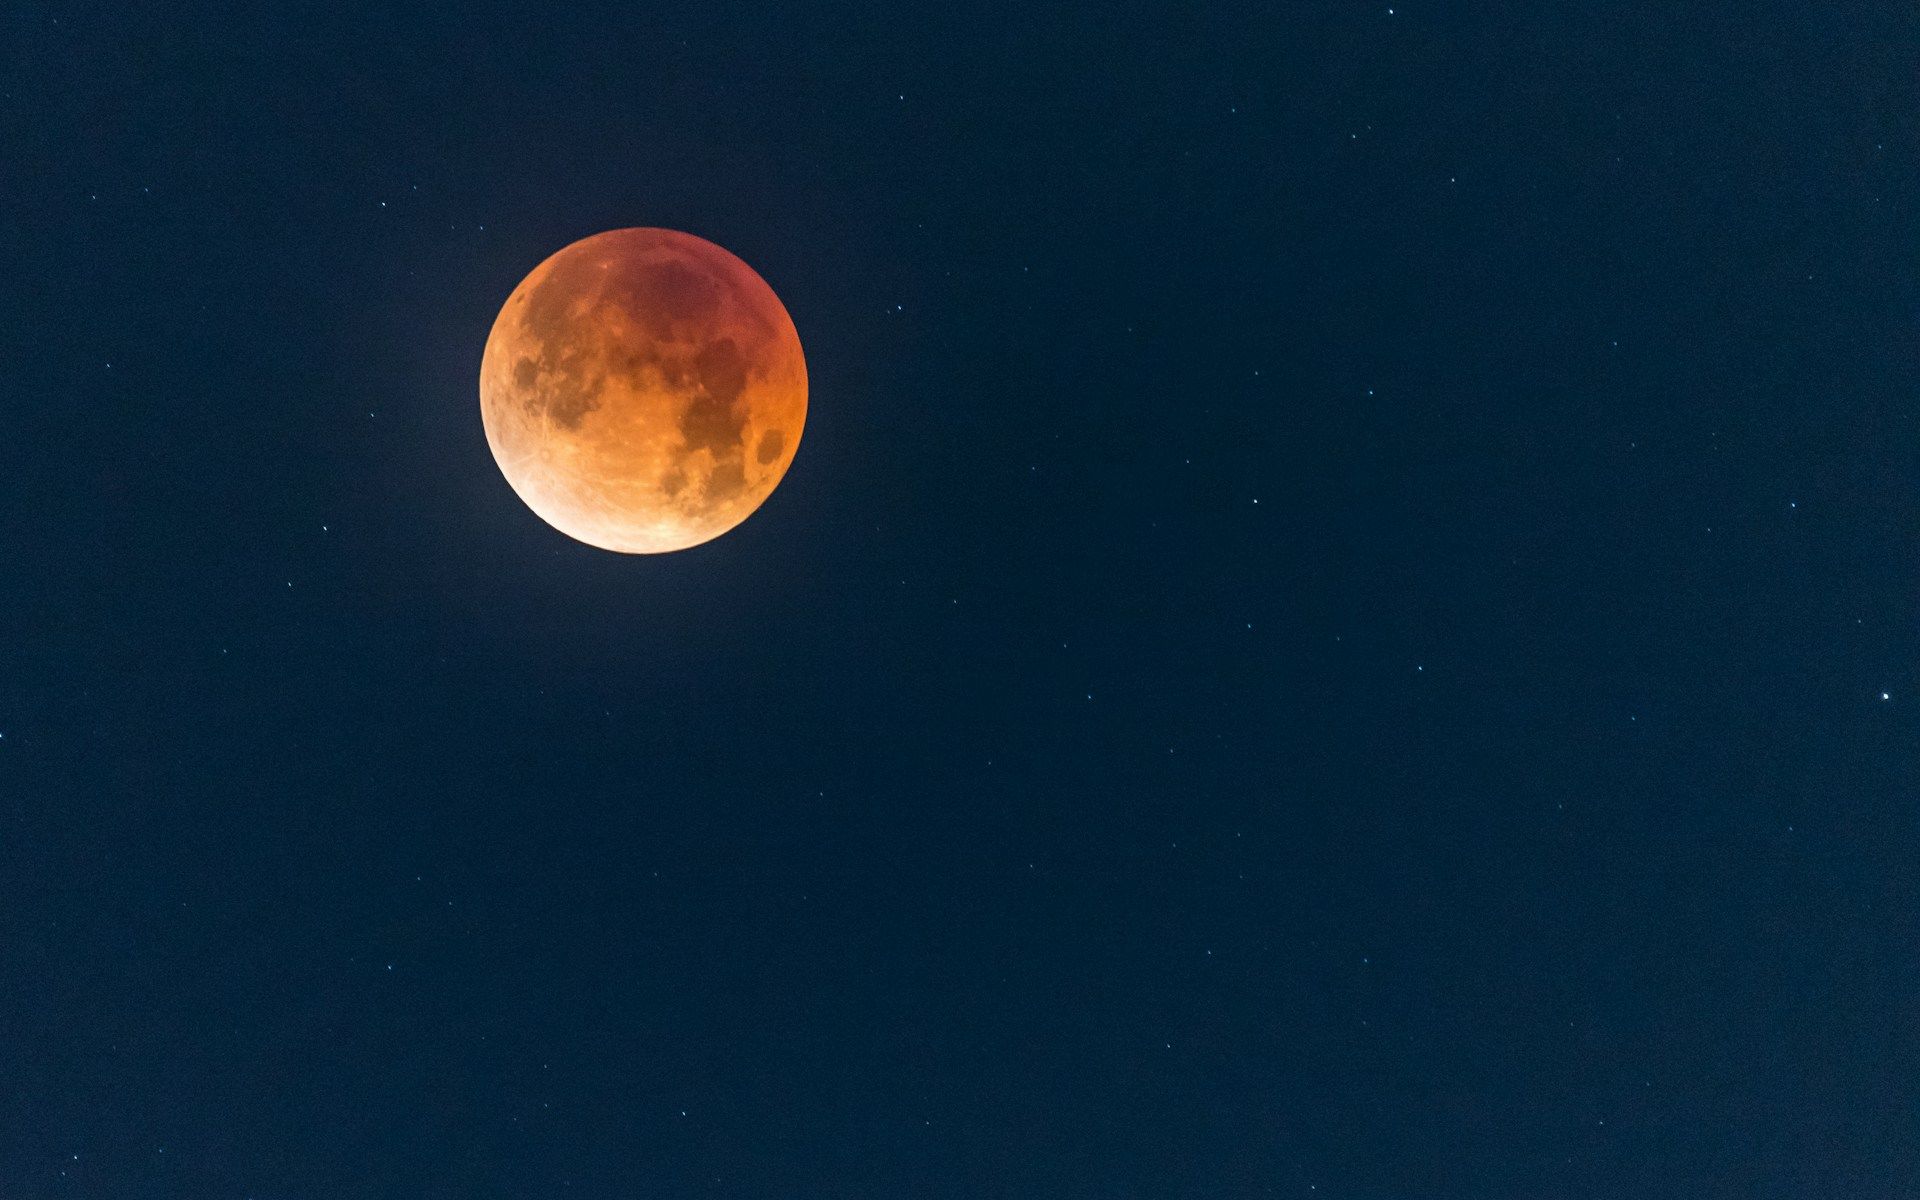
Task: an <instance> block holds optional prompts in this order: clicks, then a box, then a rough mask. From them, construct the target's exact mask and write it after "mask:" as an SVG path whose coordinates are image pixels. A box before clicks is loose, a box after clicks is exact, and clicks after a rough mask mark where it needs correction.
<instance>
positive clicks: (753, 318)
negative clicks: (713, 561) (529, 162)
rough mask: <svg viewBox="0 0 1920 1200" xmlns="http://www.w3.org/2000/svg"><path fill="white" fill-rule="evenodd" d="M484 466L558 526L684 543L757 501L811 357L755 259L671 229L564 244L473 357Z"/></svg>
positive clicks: (791, 424)
mask: <svg viewBox="0 0 1920 1200" xmlns="http://www.w3.org/2000/svg"><path fill="white" fill-rule="evenodd" d="M480 415H481V420H482V421H483V422H484V423H485V425H486V430H487V445H489V446H490V447H492V449H493V457H494V461H495V462H497V463H499V464H500V471H501V473H502V474H504V475H505V476H506V477H507V482H508V483H509V484H511V485H512V486H513V490H514V491H515V492H517V493H518V494H519V496H520V498H521V499H522V500H524V501H526V504H527V507H528V508H531V509H532V510H533V511H534V512H535V513H537V514H538V515H539V516H540V517H541V519H542V520H544V521H546V522H547V523H548V524H549V525H552V526H553V527H554V528H555V529H558V530H559V531H560V532H562V533H564V534H566V535H567V536H569V537H572V538H576V539H578V540H580V541H582V542H585V543H587V544H588V545H590V546H598V547H601V548H602V549H606V550H616V551H620V552H621V553H625V554H659V553H663V552H665V551H668V550H684V549H686V548H687V547H689V546H697V545H699V544H700V543H702V542H705V541H710V540H712V539H713V538H716V537H719V536H720V535H721V534H723V533H725V532H726V531H727V530H729V529H732V528H733V527H734V526H735V525H738V524H739V523H740V522H742V521H744V520H746V519H747V517H749V516H750V515H752V513H753V511H754V510H755V509H757V508H759V507H760V505H761V502H763V501H764V500H766V498H767V497H768V495H770V494H771V493H772V492H773V489H774V488H775V487H776V486H778V485H779V483H780V479H781V477H782V476H784V475H785V474H786V473H787V467H788V466H789V465H790V464H791V463H792V462H793V454H794V451H795V450H796V449H798V448H799V445H800V431H801V427H802V426H804V425H805V424H806V420H807V364H806V360H805V359H804V358H803V357H802V356H801V353H800V335H799V334H798V333H797V332H795V330H794V328H793V320H792V319H791V318H790V317H788V316H787V310H786V308H785V307H784V306H782V305H781V303H780V298H779V297H778V296H775V295H774V294H773V289H772V288H770V287H768V286H767V283H766V281H765V280H763V279H761V278H760V276H759V275H757V274H755V273H754V270H753V268H752V267H749V266H748V265H747V264H746V263H744V262H741V261H740V260H739V259H738V258H735V257H734V256H733V255H731V254H729V253H728V252H727V251H725V250H722V249H721V248H720V247H718V246H716V245H714V244H713V243H712V242H709V241H706V240H704V239H702V238H697V237H694V236H693V235H692V234H689V233H677V232H675V231H673V230H671V229H615V230H611V231H609V232H607V233H600V234H595V235H594V236H592V237H589V238H584V239H582V240H580V241H577V242H575V243H573V244H572V245H571V246H568V247H567V248H565V249H564V250H561V251H560V252H559V253H557V254H555V255H554V256H553V257H551V258H549V259H547V260H546V261H545V262H543V263H541V264H540V265H539V266H537V267H535V268H534V269H533V272H532V273H531V274H529V275H528V276H527V277H526V278H525V279H523V280H521V281H520V286H519V287H516V288H514V289H513V294H512V295H511V296H508V297H507V302H506V305H505V306H504V307H503V308H501V310H500V315H499V316H498V317H496V318H495V319H494V322H493V331H492V332H491V333H490V334H488V335H487V348H486V351H485V353H484V354H483V355H482V356H481V360H480Z"/></svg>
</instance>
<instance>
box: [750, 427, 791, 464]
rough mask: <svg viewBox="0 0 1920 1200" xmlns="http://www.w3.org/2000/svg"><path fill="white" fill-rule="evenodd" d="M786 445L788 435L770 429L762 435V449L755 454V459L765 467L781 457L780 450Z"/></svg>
mask: <svg viewBox="0 0 1920 1200" xmlns="http://www.w3.org/2000/svg"><path fill="white" fill-rule="evenodd" d="M786 444H787V435H786V434H784V433H781V432H780V431H779V430H778V429H769V430H767V431H766V432H765V433H763V434H761V435H760V448H759V449H758V450H756V451H754V452H753V457H754V458H755V459H756V460H758V461H759V463H760V465H761V466H763V467H764V466H766V465H767V464H768V463H770V462H772V461H773V460H774V459H776V458H779V457H780V450H781V448H782V447H784V446H785V445H786Z"/></svg>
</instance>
